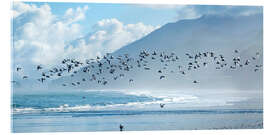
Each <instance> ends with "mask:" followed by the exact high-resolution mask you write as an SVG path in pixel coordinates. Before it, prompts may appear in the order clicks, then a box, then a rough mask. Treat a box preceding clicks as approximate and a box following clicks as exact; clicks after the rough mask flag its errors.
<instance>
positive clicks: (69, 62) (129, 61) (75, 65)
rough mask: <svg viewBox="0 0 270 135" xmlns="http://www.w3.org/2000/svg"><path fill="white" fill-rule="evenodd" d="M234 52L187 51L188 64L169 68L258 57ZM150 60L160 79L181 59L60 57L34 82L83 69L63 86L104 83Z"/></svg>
mask: <svg viewBox="0 0 270 135" xmlns="http://www.w3.org/2000/svg"><path fill="white" fill-rule="evenodd" d="M233 53H234V54H235V55H236V56H233V58H232V60H231V61H229V60H228V59H226V58H225V57H224V56H223V55H222V54H216V53H215V52H212V51H207V52H199V53H196V54H194V55H192V54H189V53H186V54H185V56H186V57H187V59H188V63H186V64H185V65H177V67H176V69H177V70H176V71H174V70H171V71H170V73H180V74H182V75H186V74H187V73H188V72H191V71H194V70H197V69H199V68H201V67H207V65H208V64H210V62H213V63H212V64H214V65H215V69H216V70H220V69H222V68H229V69H231V70H235V69H237V68H242V67H244V66H249V65H252V64H251V62H252V61H255V60H256V59H258V58H259V57H260V53H259V52H257V53H256V54H255V55H254V56H253V57H251V58H249V59H241V58H240V56H239V55H237V54H239V51H238V50H234V52H233ZM151 61H155V62H160V63H159V65H163V67H162V68H160V67H159V68H160V69H158V70H157V71H154V72H157V73H158V74H159V79H160V80H163V79H165V78H166V75H165V74H164V72H165V71H166V70H167V69H169V68H168V67H169V64H171V63H176V61H180V58H179V56H177V55H176V54H175V53H173V52H172V53H168V54H166V53H165V52H157V51H152V52H148V51H145V50H142V51H140V52H139V55H138V57H136V58H135V57H130V56H129V55H128V54H124V55H118V56H117V57H114V56H113V55H111V54H110V53H107V54H105V55H104V56H102V57H100V56H97V57H96V58H95V59H87V60H86V61H85V62H82V61H79V60H75V59H63V60H62V61H61V64H59V65H58V66H57V67H54V68H51V69H45V67H43V66H42V65H37V66H36V70H37V71H39V72H40V74H41V76H40V77H39V78H37V81H39V82H41V83H43V82H44V81H46V80H48V79H55V78H57V77H58V78H59V77H61V76H70V77H74V76H75V75H76V74H78V73H79V72H82V73H85V74H88V75H87V76H88V77H87V78H81V79H80V80H76V81H74V82H67V83H63V84H62V86H64V87H65V86H68V85H71V86H78V85H81V84H82V83H83V82H87V81H92V82H96V83H98V84H101V85H107V84H108V83H109V80H117V79H119V78H124V77H125V75H126V74H127V72H130V71H131V70H133V69H134V68H140V69H143V70H146V71H148V70H155V69H154V68H152V67H151V65H150V64H151ZM252 66H254V68H253V71H254V72H257V71H258V70H260V69H261V68H262V65H258V64H253V65H252ZM22 70H23V68H22V67H20V66H17V67H16V71H17V72H21V71H22ZM103 74H104V76H103ZM108 74H109V75H111V79H109V78H108V77H109V76H108ZM105 76H106V77H105ZM22 79H28V76H27V75H23V76H22ZM133 81H134V80H133V79H132V78H129V79H128V82H129V83H132V82H133ZM192 82H193V83H194V84H196V83H199V81H198V80H193V81H192Z"/></svg>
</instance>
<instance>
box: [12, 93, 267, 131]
mask: <svg viewBox="0 0 270 135" xmlns="http://www.w3.org/2000/svg"><path fill="white" fill-rule="evenodd" d="M242 100H245V99H241V98H239V99H236V98H230V99H227V100H224V99H222V100H215V101H214V100H209V99H207V100H206V99H201V97H198V96H195V95H188V94H182V95H179V94H177V96H176V95H175V94H174V95H173V96H172V95H167V96H160V95H159V96H156V95H155V96H153V94H149V93H138V92H135V93H134V92H133V93H132V92H130V93H129V92H125V93H124V92H119V91H84V92H73V93H64V94H63V93H48V94H14V95H13V97H12V106H11V107H12V132H15V133H28V132H29V133H31V132H91V131H119V125H120V124H121V125H123V126H124V131H149V130H204V129H261V128H263V109H256V108H250V109H249V108H235V107H234V108H233V107H232V106H233V104H234V102H235V103H239V102H240V101H242ZM209 102H211V104H209ZM160 104H165V105H164V107H163V108H161V107H160Z"/></svg>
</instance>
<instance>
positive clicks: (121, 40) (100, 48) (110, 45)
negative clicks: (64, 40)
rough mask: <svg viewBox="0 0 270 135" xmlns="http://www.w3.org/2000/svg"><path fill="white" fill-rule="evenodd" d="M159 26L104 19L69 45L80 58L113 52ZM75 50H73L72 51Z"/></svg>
mask: <svg viewBox="0 0 270 135" xmlns="http://www.w3.org/2000/svg"><path fill="white" fill-rule="evenodd" d="M157 28H159V26H157V27H154V26H151V25H145V24H143V23H141V22H140V23H136V24H123V23H122V22H120V21H119V20H117V19H115V18H112V19H103V20H101V21H99V22H97V24H96V25H94V27H93V30H94V31H93V32H91V34H89V35H87V36H85V37H83V38H81V39H79V40H77V41H76V42H73V43H72V44H71V45H70V46H69V50H70V53H73V55H72V56H75V55H79V56H77V57H78V58H80V59H84V58H90V57H95V56H97V55H102V54H105V53H107V52H113V51H115V50H117V49H119V48H121V47H123V46H125V45H127V44H129V43H131V42H133V41H136V40H138V39H140V38H142V37H143V36H145V35H147V34H149V33H150V32H152V31H153V30H155V29H157ZM71 50H73V51H71Z"/></svg>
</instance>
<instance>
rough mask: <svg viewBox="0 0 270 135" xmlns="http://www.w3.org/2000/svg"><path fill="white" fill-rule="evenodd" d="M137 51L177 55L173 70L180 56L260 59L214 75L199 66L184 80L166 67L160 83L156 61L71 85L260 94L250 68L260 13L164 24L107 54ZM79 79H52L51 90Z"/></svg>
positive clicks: (257, 46) (258, 48)
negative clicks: (103, 82) (147, 68)
mask: <svg viewBox="0 0 270 135" xmlns="http://www.w3.org/2000/svg"><path fill="white" fill-rule="evenodd" d="M142 50H146V51H149V52H153V51H157V52H166V53H171V52H174V53H175V54H176V55H178V56H179V57H180V60H179V61H178V62H176V63H174V64H172V65H173V66H174V67H177V66H178V65H186V64H187V63H188V61H189V60H188V58H187V57H186V56H185V54H186V53H190V54H195V53H198V52H206V51H213V52H215V53H216V54H223V55H224V56H225V58H226V59H227V60H228V61H230V62H231V61H232V57H233V56H239V57H241V58H243V59H251V57H252V56H254V55H255V54H256V52H259V53H260V57H259V58H257V59H256V61H254V62H253V63H252V64H253V65H252V66H250V67H248V68H243V69H237V70H235V71H231V70H220V71H217V70H215V67H214V66H213V65H209V67H208V68H201V69H199V70H197V71H194V72H190V73H187V75H186V76H181V75H180V74H179V73H176V72H174V73H170V70H172V69H173V68H171V69H167V71H166V72H165V73H164V75H165V76H166V78H165V79H164V80H160V78H159V77H160V74H158V73H157V71H158V70H159V69H160V68H161V65H160V62H159V63H158V62H153V63H151V64H149V65H152V67H151V70H150V71H145V70H142V69H138V68H134V69H133V70H132V71H130V72H128V73H126V76H125V78H124V79H119V80H117V81H114V80H112V79H110V80H108V82H109V83H108V84H107V85H105V86H103V85H100V84H96V83H92V82H87V83H83V84H81V86H78V87H77V86H76V87H77V89H93V90H97V89H111V90H112V89H124V90H129V89H147V90H149V89H150V90H155V89H159V90H170V89H174V90H189V89H201V90H205V89H223V90H224V89H235V90H249V91H252V90H258V89H259V90H262V85H263V71H262V70H259V71H258V72H254V71H253V70H254V66H255V65H256V64H262V63H263V57H262V56H263V15H262V14H256V15H250V16H227V15H205V16H202V17H200V18H197V19H191V20H180V21H177V22H175V23H168V24H166V25H164V26H162V27H161V28H159V29H157V30H155V31H153V32H152V33H150V34H148V35H147V36H145V37H143V38H141V39H140V40H137V41H135V42H133V43H131V44H129V45H126V46H124V47H122V48H120V49H119V50H117V51H115V52H114V53H113V54H112V55H114V56H118V55H123V54H129V55H130V56H131V57H137V56H138V54H139V52H140V51H142ZM234 50H239V53H238V54H235V53H234V52H233V51H234ZM134 66H136V65H134ZM104 76H105V77H109V76H110V78H112V77H111V75H110V74H109V73H104ZM82 78H89V75H86V74H85V73H83V72H82V71H79V73H78V75H77V76H74V77H73V78H71V77H70V76H66V77H62V78H60V79H57V80H54V81H53V82H52V85H51V88H54V89H74V88H72V87H71V88H63V87H61V86H59V85H61V84H62V83H65V82H75V81H81V79H82ZM129 78H132V79H133V80H134V82H133V83H131V84H130V83H129V82H128V80H129ZM193 80H199V82H200V83H199V84H196V85H195V84H194V83H192V81H193Z"/></svg>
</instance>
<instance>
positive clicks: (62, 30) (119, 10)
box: [11, 2, 262, 79]
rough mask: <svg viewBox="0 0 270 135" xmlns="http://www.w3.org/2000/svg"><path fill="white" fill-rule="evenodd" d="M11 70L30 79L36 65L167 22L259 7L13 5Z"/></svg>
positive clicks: (111, 44) (124, 41)
mask: <svg viewBox="0 0 270 135" xmlns="http://www.w3.org/2000/svg"><path fill="white" fill-rule="evenodd" d="M12 12H13V17H12V18H11V21H12V24H13V25H12V28H11V29H12V35H11V37H12V40H13V42H12V49H13V50H12V51H13V52H12V62H13V70H14V69H15V68H16V67H18V66H19V67H23V70H22V72H21V73H15V74H14V76H13V77H14V78H15V79H16V78H20V77H22V76H23V75H24V74H28V75H33V76H35V73H34V72H32V71H33V70H34V69H35V67H36V65H39V64H41V65H42V66H43V67H44V68H51V67H53V66H54V65H56V64H58V63H59V62H61V60H62V59H64V58H76V59H79V60H84V59H86V58H95V57H96V56H101V55H104V54H105V53H107V52H114V51H116V50H118V49H120V48H122V47H124V46H126V45H128V44H130V43H132V42H134V41H136V40H139V39H141V38H142V37H144V36H146V35H148V34H149V33H151V32H152V31H154V30H156V29H158V28H160V27H162V26H163V25H165V24H167V23H173V22H176V21H178V20H184V19H195V18H199V17H201V16H203V15H211V14H220V15H233V16H237V15H241V16H247V15H251V14H256V13H262V7H249V6H213V5H212V6H207V5H151V4H149V5H139V4H133V5H130V4H98V3H43V2H42V3H40V2H26V3H24V2H14V3H13V7H12Z"/></svg>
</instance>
